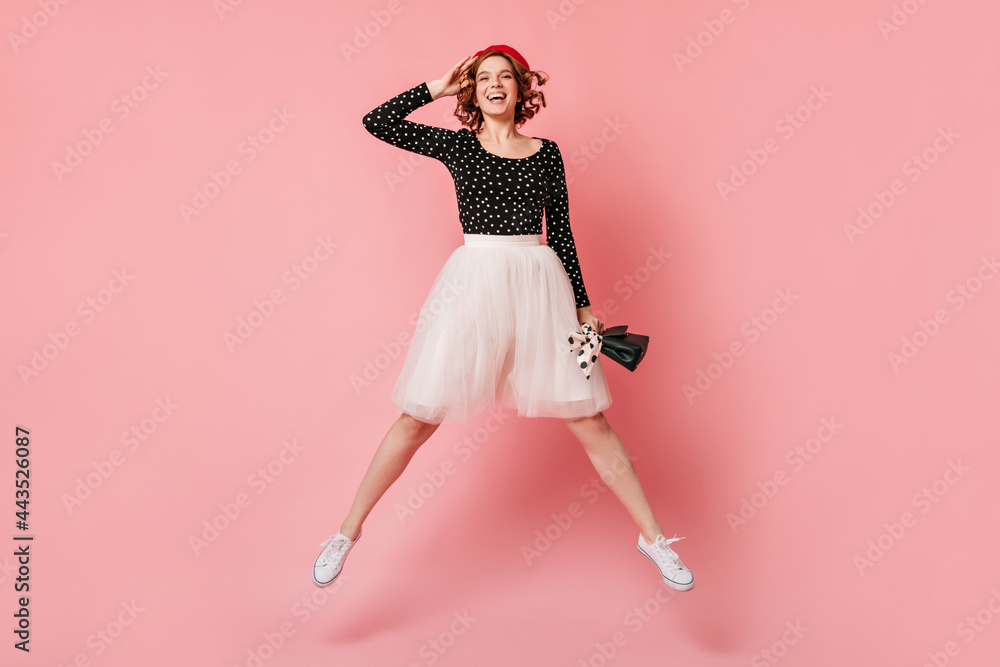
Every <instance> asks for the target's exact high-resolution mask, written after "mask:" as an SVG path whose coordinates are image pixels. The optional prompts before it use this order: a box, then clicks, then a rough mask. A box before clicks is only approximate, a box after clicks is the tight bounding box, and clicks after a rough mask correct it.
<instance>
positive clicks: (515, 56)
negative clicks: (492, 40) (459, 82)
mask: <svg viewBox="0 0 1000 667" xmlns="http://www.w3.org/2000/svg"><path fill="white" fill-rule="evenodd" d="M487 51H499V52H501V53H506V54H507V55H509V56H510V57H512V58H513V59H514V60H516V61H518V62H519V63H521V64H522V65H524V69H528V70H530V69H531V68H530V67H528V61H527V60H525V59H524V56H522V55H521V54H520V53H518V52H517V51H515V50H514V49H512V48H511V47H509V46H507V45H506V44H494V45H493V46H487V47H486V48H485V49H483V50H482V51H479V52H477V53H475V54H474V55H473V56H472V57H473V58H478V57H479V56H481V55H483V54H484V53H486V52H487Z"/></svg>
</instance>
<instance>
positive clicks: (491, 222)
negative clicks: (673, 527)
mask: <svg viewBox="0 0 1000 667" xmlns="http://www.w3.org/2000/svg"><path fill="white" fill-rule="evenodd" d="M533 80H537V81H538V85H542V84H544V83H545V82H546V81H547V80H548V77H547V76H546V75H545V74H544V73H541V72H536V71H532V70H531V69H530V68H529V67H528V63H527V61H526V60H525V58H524V57H523V56H522V55H521V54H520V53H518V52H517V51H515V50H514V49H512V48H511V47H509V46H506V45H503V44H498V45H493V46H490V47H488V48H487V49H483V50H482V51H480V52H478V53H476V54H475V55H472V56H468V57H466V58H464V59H463V60H462V61H461V62H459V63H458V64H457V65H455V66H454V67H452V68H451V69H450V70H448V72H447V73H445V75H444V76H442V77H441V78H440V79H437V80H435V81H430V82H428V83H421V84H419V85H418V86H415V87H414V88H411V89H410V90H408V91H406V92H403V93H401V94H399V95H397V96H396V97H393V98H392V99H390V100H389V101H388V102H385V103H384V104H381V105H379V106H378V107H376V108H375V109H374V110H372V111H371V112H370V113H368V114H367V115H366V116H365V117H364V125H365V128H366V129H367V130H368V131H369V132H371V133H372V134H373V135H374V136H376V137H377V138H379V139H382V140H383V141H386V142H388V143H390V144H392V145H394V146H398V147H400V148H403V149H405V150H408V151H412V152H415V153H419V154H421V155H426V156H430V157H433V158H435V159H438V160H440V161H441V162H443V163H444V164H445V165H446V166H447V167H448V170H449V171H450V172H451V174H452V177H453V178H454V180H455V190H456V193H457V195H458V208H459V218H460V221H461V224H462V229H463V232H464V240H465V244H464V245H462V246H459V247H458V248H457V249H456V250H455V251H454V252H453V253H452V255H451V256H450V257H449V259H448V261H447V262H446V263H445V265H444V267H443V268H442V269H441V271H440V273H439V274H438V276H437V279H436V280H435V281H434V284H433V285H432V287H431V290H430V293H429V294H428V296H427V299H426V301H425V303H424V305H423V307H422V308H421V311H420V319H419V320H418V322H417V326H416V332H415V334H414V337H413V339H412V342H411V343H410V347H409V350H408V352H407V355H406V360H405V361H404V364H403V369H402V371H401V373H400V376H399V379H398V381H397V382H396V385H395V388H394V389H393V392H392V399H393V401H394V402H395V403H396V404H397V406H399V409H400V411H401V414H400V416H399V418H398V419H397V420H396V422H395V423H394V424H393V425H392V427H391V428H390V429H389V432H388V433H387V434H386V436H385V438H384V439H383V440H382V443H381V445H380V446H379V448H378V451H376V452H375V456H374V458H373V459H372V462H371V464H370V466H369V468H368V471H367V473H366V474H365V477H364V479H363V480H362V482H361V486H360V488H359V489H358V492H357V495H356V497H355V499H354V503H353V505H352V506H351V510H350V512H349V513H348V515H347V517H346V518H345V519H344V521H343V523H342V524H341V527H340V532H339V533H337V534H336V535H333V536H331V537H330V538H329V539H327V540H326V541H325V542H324V543H323V544H321V545H320V546H321V547H324V548H323V551H322V552H321V553H320V555H319V556H318V557H317V558H316V561H315V563H314V565H313V582H314V583H315V584H316V585H317V586H329V585H330V584H332V583H333V582H334V581H335V580H336V579H337V577H338V576H339V575H340V572H341V570H342V568H343V563H344V560H345V559H346V557H347V554H348V553H349V552H350V550H351V549H352V548H353V547H354V545H355V544H356V543H357V540H358V539H359V538H360V537H361V526H362V523H363V522H364V520H365V518H367V516H368V514H369V512H370V511H371V509H372V507H374V505H375V503H376V502H378V500H379V499H380V498H381V497H382V495H383V494H384V493H385V491H386V490H387V489H388V488H389V486H390V485H391V484H392V483H393V482H394V481H396V479H397V478H398V477H399V475H400V474H401V473H402V472H403V470H404V469H405V468H406V465H407V464H408V463H409V461H410V459H411V457H412V456H413V454H414V453H415V452H416V451H417V449H418V448H419V447H420V445H421V444H423V443H424V442H425V441H426V440H427V439H428V438H429V437H430V436H431V434H433V433H434V431H435V430H437V428H438V426H439V425H440V424H441V422H443V421H444V420H446V419H451V420H456V421H461V422H467V421H468V420H469V419H470V418H471V417H473V416H475V415H477V414H479V413H480V412H482V411H483V410H485V409H486V408H488V407H490V406H493V405H495V404H496V402H497V401H499V402H500V403H501V404H502V405H504V406H507V407H510V408H512V409H516V410H517V412H518V415H521V416H527V417H560V418H563V419H565V420H566V424H567V426H568V427H569V429H570V431H571V432H572V433H573V434H574V435H575V436H576V437H577V438H579V440H580V442H581V443H583V446H584V448H585V449H586V451H587V454H588V456H589V457H590V460H591V462H592V463H593V464H594V467H595V468H596V469H597V471H598V472H599V473H600V474H601V478H602V479H603V480H604V481H605V482H606V483H607V484H608V486H609V488H611V490H612V491H613V492H614V493H615V495H616V496H617V497H618V499H619V500H620V501H621V502H622V504H624V505H625V508H626V509H627V510H628V512H629V514H630V515H631V517H632V519H633V520H634V521H635V523H636V525H637V526H638V527H639V530H640V535H639V542H638V548H639V551H640V552H641V553H643V554H644V555H645V556H646V557H647V558H649V559H650V560H651V561H652V562H653V563H654V564H655V565H656V566H657V568H658V569H659V570H660V575H661V576H662V578H663V581H664V582H665V583H666V584H667V585H669V586H671V587H672V588H674V589H676V590H681V591H685V590H690V589H691V587H692V586H694V577H693V576H692V575H691V572H690V570H688V569H687V568H686V567H685V566H684V564H683V563H682V562H681V560H680V558H678V556H677V554H676V553H675V552H674V551H673V550H672V549H671V547H670V544H671V543H673V542H675V541H677V540H680V539H684V538H680V537H676V535H675V536H674V537H673V538H671V539H666V537H664V535H663V531H662V530H661V528H660V525H659V523H657V521H656V518H655V517H654V516H653V512H652V510H651V509H650V507H649V503H648V502H647V500H646V496H645V494H644V492H643V490H642V486H641V485H640V483H639V479H638V477H637V476H636V473H635V469H634V468H633V467H632V462H631V461H630V460H629V457H628V454H627V453H626V451H625V448H624V446H623V445H622V442H621V440H620V439H619V438H618V435H617V434H616V433H615V432H614V430H613V429H612V428H611V426H610V425H609V424H608V422H607V419H606V418H605V417H604V414H603V412H602V411H603V410H604V409H605V408H607V407H608V406H610V405H611V395H610V392H609V390H608V385H607V381H606V379H605V376H604V371H603V368H602V367H601V363H600V358H599V357H600V355H599V354H593V355H591V356H590V358H589V359H587V358H586V357H583V356H581V357H580V358H579V359H578V358H577V355H578V354H581V355H582V354H585V352H584V350H583V349H579V350H578V351H577V352H574V351H573V350H572V349H571V346H570V345H569V344H568V342H571V341H572V338H573V336H572V334H573V333H574V332H577V330H578V329H580V328H581V326H582V328H583V332H584V334H585V335H588V336H589V335H590V334H593V335H594V336H595V337H596V335H597V334H600V333H603V331H604V323H603V322H601V321H600V320H598V319H597V318H596V317H595V316H594V315H593V313H592V312H591V308H590V300H589V298H588V297H587V292H586V289H585V287H584V283H583V278H582V275H581V272H580V266H579V262H578V259H577V255H576V247H575V244H574V241H573V234H572V231H571V229H570V225H569V200H568V196H567V190H566V175H565V171H564V167H563V161H562V155H561V153H560V151H559V147H558V146H557V145H556V143H555V142H554V141H551V140H549V139H542V138H539V137H530V136H525V135H523V134H521V133H519V132H518V131H517V128H518V127H520V126H521V125H522V124H523V123H524V122H525V121H526V120H528V119H529V118H531V117H532V116H534V114H535V112H536V111H537V110H538V105H539V103H541V105H542V106H545V97H544V95H543V94H542V93H541V92H540V91H538V90H534V89H532V81H533ZM450 95H455V96H457V97H458V101H457V109H456V111H455V115H456V116H458V118H459V119H460V120H461V121H462V123H463V124H464V125H466V126H467V127H468V128H469V129H466V128H462V129H461V130H458V131H455V130H450V129H445V128H439V127H432V126H428V125H422V124H419V123H414V122H411V121H407V120H404V118H405V117H406V116H407V115H408V114H409V113H411V112H412V111H413V110H414V109H417V108H419V107H421V106H423V105H425V104H428V103H430V102H431V101H432V100H435V99H438V98H441V97H446V96H450ZM543 213H544V216H545V226H546V244H544V245H543V244H541V231H542V216H543ZM574 305H575V307H576V308H575V310H576V312H575V313H574V312H573V311H574ZM577 333H579V332H577ZM576 347H579V346H576ZM581 370H582V371H583V372H581Z"/></svg>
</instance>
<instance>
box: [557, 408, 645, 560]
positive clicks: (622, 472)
mask: <svg viewBox="0 0 1000 667" xmlns="http://www.w3.org/2000/svg"><path fill="white" fill-rule="evenodd" d="M566 426H568V427H569V430H570V431H571V432H572V433H573V435H575V436H576V437H577V438H579V440H580V442H581V443H583V447H584V449H585V450H586V452H587V455H588V456H589V457H590V462H591V463H593V464H594V468H595V469H596V470H597V472H598V473H599V474H600V475H601V479H602V480H604V483H605V484H607V485H608V488H610V489H611V490H612V491H613V492H614V494H615V495H616V496H617V497H618V500H620V501H621V503H622V505H624V506H625V509H626V510H628V513H629V514H630V515H631V516H632V520H633V521H635V524H636V526H638V527H639V531H640V532H641V533H642V536H643V539H645V540H646V542H648V543H650V544H652V543H653V542H654V541H655V540H656V536H657V535H659V534H660V533H662V532H663V529H662V528H661V527H660V524H659V523H657V521H656V517H654V516H653V510H652V508H651V507H650V506H649V501H648V500H646V494H645V492H644V491H643V490H642V485H641V484H640V483H639V476H638V475H637V474H636V472H635V467H633V466H632V461H631V460H630V459H629V457H628V452H626V451H625V446H624V445H623V444H622V441H621V439H620V438H619V437H618V434H617V433H615V431H614V429H613V428H611V425H610V424H609V423H608V420H607V419H606V418H605V417H604V413H603V412H599V413H597V414H596V415H593V416H592V417H581V418H579V419H567V420H566Z"/></svg>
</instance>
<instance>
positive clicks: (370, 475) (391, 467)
mask: <svg viewBox="0 0 1000 667" xmlns="http://www.w3.org/2000/svg"><path fill="white" fill-rule="evenodd" d="M438 426H440V424H428V423H427V422H423V421H420V420H419V419H416V418H414V417H411V416H410V415H408V414H405V413H404V414H401V415H400V416H399V419H397V420H396V421H395V422H394V423H393V425H392V426H390V427H389V432H388V433H386V434H385V437H384V438H383V439H382V444H380V445H379V447H378V450H376V452H375V456H373V457H372V462H371V463H370V464H369V465H368V472H366V473H365V476H364V479H362V480H361V486H360V487H359V488H358V492H357V494H356V495H355V496H354V503H353V504H352V505H351V511H350V512H348V514H347V518H346V519H344V523H343V524H341V526H340V532H341V533H343V534H344V535H347V537H349V538H351V539H352V540H355V539H357V537H358V535H359V533H360V532H361V524H363V523H364V522H365V519H366V518H368V513H369V512H371V511H372V508H373V507H374V506H375V503H377V502H378V500H379V498H381V497H382V494H384V493H385V492H386V490H387V489H388V488H389V487H390V486H392V483H393V482H395V481H396V480H397V479H399V476H400V475H401V474H402V473H403V470H405V469H406V466H407V464H408V463H409V462H410V459H411V458H413V455H414V453H416V451H417V449H418V448H419V447H420V445H422V444H424V443H425V442H426V441H427V439H428V438H429V437H431V435H432V434H433V433H434V431H436V430H437V429H438Z"/></svg>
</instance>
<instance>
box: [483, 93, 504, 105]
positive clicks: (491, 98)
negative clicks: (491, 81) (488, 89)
mask: <svg viewBox="0 0 1000 667" xmlns="http://www.w3.org/2000/svg"><path fill="white" fill-rule="evenodd" d="M506 99H507V95H506V94H505V93H490V94H489V95H487V96H486V101H488V102H490V103H491V104H500V103H501V102H503V101H504V100H506Z"/></svg>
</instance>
